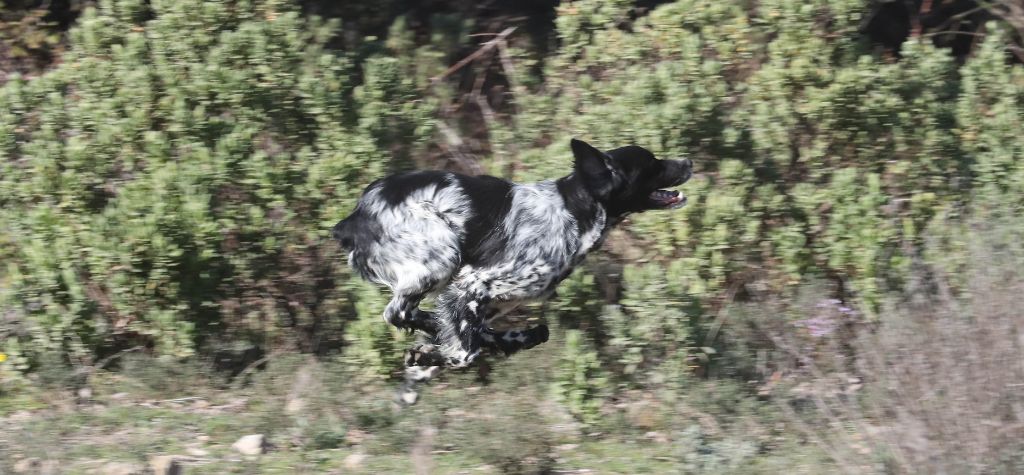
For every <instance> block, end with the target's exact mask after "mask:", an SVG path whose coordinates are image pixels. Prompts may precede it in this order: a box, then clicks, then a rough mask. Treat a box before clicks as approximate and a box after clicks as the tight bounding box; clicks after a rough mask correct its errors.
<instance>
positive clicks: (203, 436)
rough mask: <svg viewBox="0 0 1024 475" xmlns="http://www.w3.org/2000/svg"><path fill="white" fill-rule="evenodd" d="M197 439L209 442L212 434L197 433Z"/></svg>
mask: <svg viewBox="0 0 1024 475" xmlns="http://www.w3.org/2000/svg"><path fill="white" fill-rule="evenodd" d="M196 440H198V441H200V442H209V441H210V436H208V435H206V434H202V435H197V436H196Z"/></svg>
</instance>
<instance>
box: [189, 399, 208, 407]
mask: <svg viewBox="0 0 1024 475" xmlns="http://www.w3.org/2000/svg"><path fill="white" fill-rule="evenodd" d="M208 407H210V401H207V400H206V399H196V400H195V401H194V402H193V403H192V408H194V409H206V408H208Z"/></svg>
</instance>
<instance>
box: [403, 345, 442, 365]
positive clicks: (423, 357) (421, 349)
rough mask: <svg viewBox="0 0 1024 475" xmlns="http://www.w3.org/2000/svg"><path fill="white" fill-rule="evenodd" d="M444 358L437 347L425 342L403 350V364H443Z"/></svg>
mask: <svg viewBox="0 0 1024 475" xmlns="http://www.w3.org/2000/svg"><path fill="white" fill-rule="evenodd" d="M445 363H446V362H445V358H444V357H443V356H441V352H439V351H438V350H437V347H436V346H434V345H431V344H427V343H418V344H416V345H413V347H412V348H409V349H408V350H406V351H405V366H406V367H411V366H445Z"/></svg>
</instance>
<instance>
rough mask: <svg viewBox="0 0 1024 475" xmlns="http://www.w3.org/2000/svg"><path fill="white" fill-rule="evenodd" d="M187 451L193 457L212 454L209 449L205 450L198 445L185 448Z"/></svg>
mask: <svg viewBox="0 0 1024 475" xmlns="http://www.w3.org/2000/svg"><path fill="white" fill-rule="evenodd" d="M185 452H188V454H189V455H191V456H193V457H206V456H207V455H210V452H209V451H208V450H203V449H200V448H197V447H189V448H187V449H185Z"/></svg>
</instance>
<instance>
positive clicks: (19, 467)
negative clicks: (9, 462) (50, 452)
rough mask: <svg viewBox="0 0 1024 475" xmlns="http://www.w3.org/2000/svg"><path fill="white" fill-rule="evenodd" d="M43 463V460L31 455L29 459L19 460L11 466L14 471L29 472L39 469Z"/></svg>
mask: <svg viewBox="0 0 1024 475" xmlns="http://www.w3.org/2000/svg"><path fill="white" fill-rule="evenodd" d="M42 464H43V463H42V461H40V460H39V459H37V458H35V457H29V458H27V459H21V460H19V461H18V462H17V463H15V464H14V467H11V468H12V469H13V470H14V473H29V472H36V471H38V469H39V467H40V466H41V465H42Z"/></svg>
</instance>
